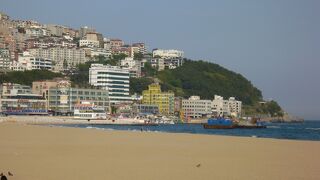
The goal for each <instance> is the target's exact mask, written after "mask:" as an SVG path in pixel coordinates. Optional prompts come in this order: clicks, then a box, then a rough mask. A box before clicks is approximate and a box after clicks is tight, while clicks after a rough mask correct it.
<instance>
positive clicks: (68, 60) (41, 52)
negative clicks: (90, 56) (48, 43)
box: [29, 47, 86, 71]
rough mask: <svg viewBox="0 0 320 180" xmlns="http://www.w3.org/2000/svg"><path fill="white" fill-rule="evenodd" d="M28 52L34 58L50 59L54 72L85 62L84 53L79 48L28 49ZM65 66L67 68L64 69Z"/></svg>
mask: <svg viewBox="0 0 320 180" xmlns="http://www.w3.org/2000/svg"><path fill="white" fill-rule="evenodd" d="M29 52H30V54H32V55H33V56H35V57H41V58H47V59H51V60H52V63H53V64H54V65H53V70H54V71H63V70H64V69H65V68H71V67H76V65H78V64H80V63H85V62H86V57H85V51H84V50H83V49H79V48H67V47H50V48H32V49H29ZM65 65H66V66H67V67H64V66H65Z"/></svg>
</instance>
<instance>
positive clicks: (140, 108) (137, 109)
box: [132, 104, 159, 115]
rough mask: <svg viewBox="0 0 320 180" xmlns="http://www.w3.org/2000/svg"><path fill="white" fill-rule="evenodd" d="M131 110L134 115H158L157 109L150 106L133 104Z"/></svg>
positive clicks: (155, 106)
mask: <svg viewBox="0 0 320 180" xmlns="http://www.w3.org/2000/svg"><path fill="white" fill-rule="evenodd" d="M132 110H133V112H134V113H136V114H153V115H157V114H159V107H158V106H157V105H152V104H134V105H133V107H132Z"/></svg>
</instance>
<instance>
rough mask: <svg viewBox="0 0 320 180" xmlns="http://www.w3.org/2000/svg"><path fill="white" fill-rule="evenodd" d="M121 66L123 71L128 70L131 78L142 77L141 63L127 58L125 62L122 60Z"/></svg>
mask: <svg viewBox="0 0 320 180" xmlns="http://www.w3.org/2000/svg"><path fill="white" fill-rule="evenodd" d="M120 66H121V67H122V68H123V69H128V71H129V73H130V77H135V78H137V77H141V62H140V61H137V60H134V59H133V58H131V57H126V58H125V59H123V60H120Z"/></svg>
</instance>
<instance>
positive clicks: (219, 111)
mask: <svg viewBox="0 0 320 180" xmlns="http://www.w3.org/2000/svg"><path fill="white" fill-rule="evenodd" d="M241 108H242V102H241V101H237V100H236V99H235V98H234V97H230V98H229V100H224V99H223V97H222V96H218V95H215V96H214V100H213V101H212V113H213V115H215V116H235V117H239V116H241Z"/></svg>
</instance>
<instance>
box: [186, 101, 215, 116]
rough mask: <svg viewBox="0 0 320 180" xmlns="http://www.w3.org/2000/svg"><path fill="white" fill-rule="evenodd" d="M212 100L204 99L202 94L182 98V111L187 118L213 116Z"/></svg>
mask: <svg viewBox="0 0 320 180" xmlns="http://www.w3.org/2000/svg"><path fill="white" fill-rule="evenodd" d="M211 104H212V101H211V100H202V99H200V96H191V97H190V98H189V99H183V100H182V111H183V115H184V117H185V118H201V117H208V116H211V114H212V110H211Z"/></svg>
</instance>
